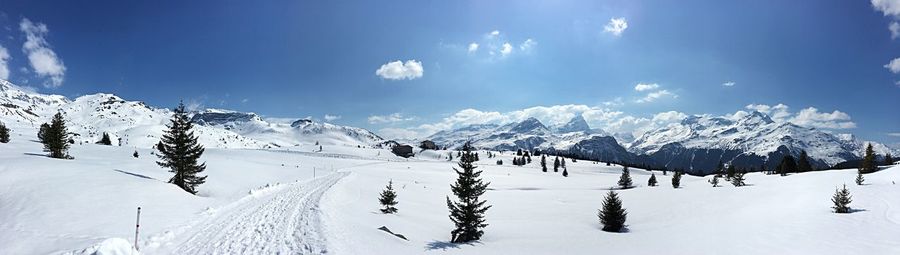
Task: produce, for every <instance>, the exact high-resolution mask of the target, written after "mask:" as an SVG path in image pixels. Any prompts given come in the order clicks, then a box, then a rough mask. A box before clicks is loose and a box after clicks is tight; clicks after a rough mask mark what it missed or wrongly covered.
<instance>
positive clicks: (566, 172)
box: [563, 168, 569, 177]
mask: <svg viewBox="0 0 900 255" xmlns="http://www.w3.org/2000/svg"><path fill="white" fill-rule="evenodd" d="M563 177H569V171H568V170H566V169H565V168H563Z"/></svg>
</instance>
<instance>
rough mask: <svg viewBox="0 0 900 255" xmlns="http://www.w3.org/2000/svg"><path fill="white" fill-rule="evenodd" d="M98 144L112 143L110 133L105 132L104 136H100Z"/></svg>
mask: <svg viewBox="0 0 900 255" xmlns="http://www.w3.org/2000/svg"><path fill="white" fill-rule="evenodd" d="M97 144H102V145H112V140H110V139H109V134H107V133H106V132H103V138H100V141H98V142H97Z"/></svg>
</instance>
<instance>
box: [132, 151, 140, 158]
mask: <svg viewBox="0 0 900 255" xmlns="http://www.w3.org/2000/svg"><path fill="white" fill-rule="evenodd" d="M131 156H132V157H134V158H138V157H140V156H141V155H139V154H138V152H137V151H134V154H131Z"/></svg>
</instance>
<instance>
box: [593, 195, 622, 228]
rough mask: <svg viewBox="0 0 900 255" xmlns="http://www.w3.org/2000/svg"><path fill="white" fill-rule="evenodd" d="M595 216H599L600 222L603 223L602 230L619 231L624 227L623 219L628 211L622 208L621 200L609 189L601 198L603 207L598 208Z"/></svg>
mask: <svg viewBox="0 0 900 255" xmlns="http://www.w3.org/2000/svg"><path fill="white" fill-rule="evenodd" d="M597 217H599V218H600V224H603V231H607V232H619V231H622V228H624V227H625V219H626V218H627V217H628V212H627V211H625V208H622V200H619V195H618V194H616V192H615V191H612V190H610V191H609V193H606V197H605V198H604V199H603V208H602V209H600V210H598V212H597Z"/></svg>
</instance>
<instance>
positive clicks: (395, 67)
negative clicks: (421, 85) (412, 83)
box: [375, 60, 425, 80]
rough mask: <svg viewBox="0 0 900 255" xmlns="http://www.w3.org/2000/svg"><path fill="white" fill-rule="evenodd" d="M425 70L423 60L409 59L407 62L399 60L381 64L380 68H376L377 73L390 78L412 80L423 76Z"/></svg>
mask: <svg viewBox="0 0 900 255" xmlns="http://www.w3.org/2000/svg"><path fill="white" fill-rule="evenodd" d="M424 72H425V69H424V68H422V62H419V61H416V60H407V61H406V63H403V62H402V61H400V60H397V61H393V62H389V63H387V64H384V65H381V67H380V68H378V70H375V75H378V76H380V77H381V78H384V79H389V80H402V79H407V80H412V79H416V78H421V77H422V74H423V73H424Z"/></svg>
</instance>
